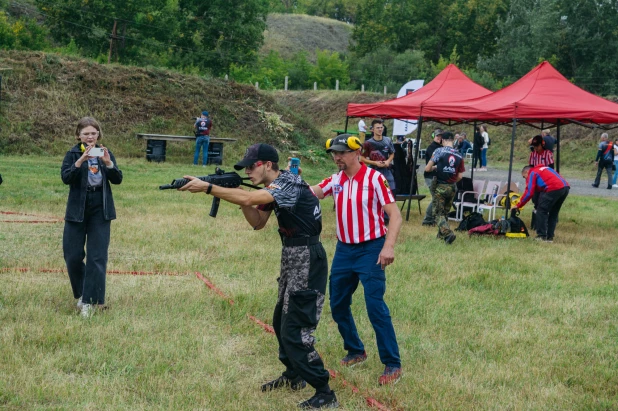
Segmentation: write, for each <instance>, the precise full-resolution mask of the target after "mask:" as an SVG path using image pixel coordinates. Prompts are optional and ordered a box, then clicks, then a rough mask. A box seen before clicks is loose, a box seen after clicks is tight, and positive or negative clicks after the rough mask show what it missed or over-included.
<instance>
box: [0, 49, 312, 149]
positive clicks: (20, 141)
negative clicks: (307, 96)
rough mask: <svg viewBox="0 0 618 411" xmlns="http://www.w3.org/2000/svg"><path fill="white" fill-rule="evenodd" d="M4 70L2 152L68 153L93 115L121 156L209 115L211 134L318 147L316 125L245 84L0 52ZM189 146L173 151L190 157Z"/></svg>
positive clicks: (292, 146)
mask: <svg viewBox="0 0 618 411" xmlns="http://www.w3.org/2000/svg"><path fill="white" fill-rule="evenodd" d="M0 67H2V68H10V69H11V70H10V71H4V72H3V81H2V104H1V107H0V110H1V111H0V113H1V115H0V127H1V132H0V153H7V154H8V153H23V154H53V155H58V154H63V153H64V152H65V151H66V148H67V147H68V146H69V145H70V144H72V142H73V141H74V127H75V124H76V122H77V120H78V119H79V118H81V117H82V116H86V115H91V116H94V117H95V118H97V119H98V120H99V121H100V122H101V124H102V127H103V130H104V134H105V140H106V141H107V142H108V144H109V145H110V147H114V150H115V151H116V152H117V153H122V155H124V156H142V155H143V153H144V146H145V145H144V144H143V142H142V143H140V144H137V143H136V139H135V133H137V132H146V133H162V134H183V135H192V128H193V118H194V117H195V116H197V115H198V114H199V113H200V112H201V111H202V110H204V109H207V110H209V111H210V113H211V116H212V118H213V123H214V128H213V131H214V135H216V136H218V137H230V138H238V139H240V140H241V143H240V144H235V145H230V147H229V149H228V150H232V151H238V152H241V151H244V147H245V146H246V143H249V142H254V141H262V142H268V143H272V144H273V145H275V146H277V147H278V148H279V149H281V150H284V151H286V150H299V149H300V150H303V149H308V148H310V147H312V146H314V145H321V144H322V143H321V139H322V138H321V136H320V135H319V133H318V132H317V130H316V128H315V127H314V126H313V125H312V123H311V122H309V121H306V120H305V119H303V118H302V117H300V116H298V115H296V114H294V113H293V112H292V111H290V110H288V109H287V108H285V107H283V106H280V105H279V104H277V103H276V102H275V101H274V100H273V99H272V97H270V96H269V95H266V94H263V93H261V92H258V91H257V90H255V88H253V87H251V86H247V85H241V84H237V83H234V82H226V81H224V80H221V79H206V78H203V77H196V76H188V75H181V74H178V73H175V72H171V71H166V70H161V69H154V68H139V67H131V66H119V65H102V64H97V63H95V62H93V61H89V60H84V59H79V58H72V57H65V56H58V55H55V54H46V53H40V52H15V51H9V52H7V51H0ZM191 150H192V147H190V145H189V144H183V143H175V144H172V145H170V147H169V149H168V153H169V154H170V155H171V156H173V155H174V154H175V153H177V152H179V151H180V152H182V153H185V154H186V152H190V151H191Z"/></svg>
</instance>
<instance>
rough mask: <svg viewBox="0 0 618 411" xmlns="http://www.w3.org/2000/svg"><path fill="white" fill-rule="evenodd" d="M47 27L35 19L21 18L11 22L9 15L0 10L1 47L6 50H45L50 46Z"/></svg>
mask: <svg viewBox="0 0 618 411" xmlns="http://www.w3.org/2000/svg"><path fill="white" fill-rule="evenodd" d="M47 34H48V32H47V29H45V28H44V27H43V26H39V25H38V24H37V22H36V21H35V20H33V19H28V18H24V17H22V18H20V19H19V20H17V21H14V22H11V20H10V19H9V16H7V14H6V13H5V12H3V11H0V48H2V49H5V50H12V49H14V50H44V49H45V48H47V47H49V42H48V41H47Z"/></svg>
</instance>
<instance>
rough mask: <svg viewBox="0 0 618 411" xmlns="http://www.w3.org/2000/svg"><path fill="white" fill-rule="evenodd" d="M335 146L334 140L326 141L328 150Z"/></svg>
mask: <svg viewBox="0 0 618 411" xmlns="http://www.w3.org/2000/svg"><path fill="white" fill-rule="evenodd" d="M332 145H333V139H332V138H329V139H328V140H326V148H330V146H332Z"/></svg>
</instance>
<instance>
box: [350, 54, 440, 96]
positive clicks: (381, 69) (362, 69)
mask: <svg viewBox="0 0 618 411" xmlns="http://www.w3.org/2000/svg"><path fill="white" fill-rule="evenodd" d="M349 66H350V81H351V86H352V87H353V88H354V89H357V90H358V89H360V88H361V86H362V85H364V86H365V90H366V91H376V92H381V91H382V90H383V89H384V86H386V87H387V88H388V90H391V91H395V90H399V89H400V88H401V86H403V85H404V84H405V83H407V82H408V81H410V80H415V79H425V80H426V81H429V79H430V77H432V76H431V74H430V66H429V63H428V62H427V60H426V59H425V57H424V56H423V52H421V51H418V50H406V51H404V52H403V53H396V52H394V51H393V50H391V49H389V48H387V47H382V48H380V49H378V50H375V51H372V52H371V53H368V54H366V55H365V56H363V57H360V58H359V57H351V58H350V60H349Z"/></svg>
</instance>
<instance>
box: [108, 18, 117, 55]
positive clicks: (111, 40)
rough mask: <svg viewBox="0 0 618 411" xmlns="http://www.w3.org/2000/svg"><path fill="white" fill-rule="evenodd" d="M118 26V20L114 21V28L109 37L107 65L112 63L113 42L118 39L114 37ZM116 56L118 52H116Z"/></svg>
mask: <svg viewBox="0 0 618 411" xmlns="http://www.w3.org/2000/svg"><path fill="white" fill-rule="evenodd" d="M117 25H118V20H116V19H114V28H113V29H112V34H111V35H110V36H109V54H108V55H107V64H109V63H111V61H112V52H113V49H114V40H116V39H117V38H118V37H117V36H116V26H117ZM116 54H118V52H116Z"/></svg>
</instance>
